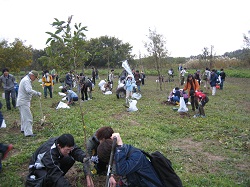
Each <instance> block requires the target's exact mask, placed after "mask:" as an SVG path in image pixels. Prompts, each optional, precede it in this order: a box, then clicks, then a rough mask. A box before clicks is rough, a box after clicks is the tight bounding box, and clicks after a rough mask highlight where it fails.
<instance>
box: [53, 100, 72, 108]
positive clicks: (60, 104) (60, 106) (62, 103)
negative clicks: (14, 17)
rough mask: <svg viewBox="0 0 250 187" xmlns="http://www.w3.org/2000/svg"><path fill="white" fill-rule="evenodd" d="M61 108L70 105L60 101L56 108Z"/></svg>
mask: <svg viewBox="0 0 250 187" xmlns="http://www.w3.org/2000/svg"><path fill="white" fill-rule="evenodd" d="M59 108H70V107H69V105H67V104H66V103H64V102H61V101H60V102H59V104H58V105H57V107H56V109H59Z"/></svg>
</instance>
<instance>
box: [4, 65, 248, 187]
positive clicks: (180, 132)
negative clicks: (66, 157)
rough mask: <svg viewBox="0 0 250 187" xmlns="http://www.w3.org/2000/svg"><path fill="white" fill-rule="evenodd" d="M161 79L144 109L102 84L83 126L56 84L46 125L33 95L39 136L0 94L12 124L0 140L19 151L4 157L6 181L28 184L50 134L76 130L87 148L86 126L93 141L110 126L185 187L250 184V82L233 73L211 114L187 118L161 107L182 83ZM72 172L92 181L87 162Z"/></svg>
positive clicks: (78, 182)
mask: <svg viewBox="0 0 250 187" xmlns="http://www.w3.org/2000/svg"><path fill="white" fill-rule="evenodd" d="M245 71H246V70H244V72H245ZM248 72H249V70H248ZM228 74H229V75H230V74H233V73H231V72H229V73H228ZM248 76H249V73H248V74H247V75H246V77H248ZM101 78H103V79H104V78H106V77H105V76H101ZM155 79H156V77H153V76H147V79H146V85H145V86H143V87H142V98H141V99H140V100H139V101H138V103H137V107H138V109H139V110H138V111H136V112H132V113H128V112H127V111H126V108H125V107H124V106H123V103H124V102H125V100H124V99H117V98H116V96H115V94H112V95H103V94H102V93H101V91H100V90H98V88H97V87H96V88H95V90H94V92H93V97H94V99H93V100H92V101H88V102H84V103H81V106H82V109H83V112H84V123H85V124H83V122H82V119H81V110H80V107H79V103H77V104H76V105H75V106H73V107H71V108H70V109H59V110H56V109H55V106H56V104H57V102H59V101H60V100H61V97H60V96H59V95H58V94H57V93H58V91H59V88H58V87H59V86H60V84H56V85H55V91H54V95H53V99H50V98H48V99H44V98H42V107H43V113H44V115H46V124H45V126H43V127H41V126H40V118H41V114H40V107H39V100H38V98H37V97H34V98H33V99H32V103H31V106H32V107H31V110H32V113H33V118H34V126H33V130H34V133H37V136H36V137H35V138H25V137H24V136H23V134H21V133H20V117H19V111H18V109H17V110H12V111H6V108H5V101H4V100H3V99H1V101H2V103H3V105H4V107H3V109H2V113H3V115H4V117H5V120H6V123H7V128H6V129H0V136H1V142H4V143H12V144H13V145H14V149H13V150H12V151H11V152H10V156H9V157H8V158H7V159H6V160H4V161H3V172H2V173H1V174H0V181H1V182H0V186H1V187H2V186H3V187H5V186H6V187H7V186H17V187H18V186H24V180H25V177H26V175H27V172H28V162H29V159H30V158H31V155H32V153H33V152H34V151H35V150H36V148H37V147H38V146H39V145H41V144H42V143H43V142H44V141H46V140H47V139H48V138H50V137H54V136H58V135H61V134H62V133H71V134H73V135H74V137H75V139H76V143H77V144H78V145H79V146H81V147H82V148H83V149H85V143H84V139H85V136H84V125H85V127H86V128H85V129H86V133H87V138H88V137H89V136H91V135H92V134H93V133H94V132H95V131H96V130H97V129H98V128H99V127H101V126H111V127H112V128H113V129H114V130H115V131H116V132H119V133H120V134H121V137H122V139H123V142H124V143H126V144H132V145H134V146H136V147H138V148H141V149H144V150H146V151H149V152H153V151H156V150H159V151H161V152H162V153H163V154H164V155H165V156H166V157H168V158H169V159H170V160H171V161H172V164H173V167H174V169H175V171H176V172H177V174H178V175H179V176H180V178H181V179H182V182H183V185H184V186H185V187H202V186H204V187H205V186H213V187H221V186H227V187H235V186H239V187H248V186H250V180H249V178H250V177H249V176H250V155H249V154H250V135H249V134H250V133H249V130H250V128H249V124H250V117H249V112H250V108H249V105H250V89H249V85H250V79H248V78H232V77H231V76H228V78H227V79H226V82H225V87H224V90H223V91H222V90H217V93H216V96H211V91H208V93H209V95H208V96H209V98H210V101H209V103H207V105H206V106H205V112H206V116H207V117H206V118H193V117H192V116H193V115H194V113H193V112H192V111H189V112H188V113H189V115H190V117H188V116H186V117H184V118H181V117H180V115H179V113H178V112H175V111H173V110H172V108H173V106H171V105H166V104H163V101H166V100H167V96H168V94H169V92H170V91H171V90H172V89H173V88H174V87H176V86H179V83H178V81H177V80H175V82H171V83H164V86H163V88H164V89H163V91H160V90H159V86H158V85H157V84H156V82H155ZM98 82H99V81H97V83H98ZM115 86H116V85H115ZM33 87H34V89H36V90H39V91H42V88H41V86H40V83H38V82H34V85H33ZM202 87H203V86H202ZM189 109H190V106H189ZM72 173H73V174H74V175H73V174H72ZM68 177H69V179H70V181H71V183H72V186H83V184H84V186H86V185H85V181H84V177H83V173H82V171H81V165H79V164H76V166H75V167H74V170H73V171H70V174H69V175H68ZM94 181H95V183H96V186H103V184H104V181H105V180H103V177H98V176H95V177H94Z"/></svg>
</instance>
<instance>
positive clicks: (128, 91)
mask: <svg viewBox="0 0 250 187" xmlns="http://www.w3.org/2000/svg"><path fill="white" fill-rule="evenodd" d="M132 79H133V77H132V75H128V76H127V80H126V84H125V88H126V89H125V90H126V103H125V106H126V107H129V99H131V98H132V94H133V88H134V84H133V80H132Z"/></svg>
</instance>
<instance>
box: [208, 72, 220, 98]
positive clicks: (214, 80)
mask: <svg viewBox="0 0 250 187" xmlns="http://www.w3.org/2000/svg"><path fill="white" fill-rule="evenodd" d="M218 82H219V81H218V75H217V74H216V70H215V69H213V70H212V73H211V78H210V86H211V88H212V95H215V94H216V84H217V83H218Z"/></svg>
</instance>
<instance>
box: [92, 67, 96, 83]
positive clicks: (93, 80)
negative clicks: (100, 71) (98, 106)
mask: <svg viewBox="0 0 250 187" xmlns="http://www.w3.org/2000/svg"><path fill="white" fill-rule="evenodd" d="M95 76H96V71H95V67H92V83H93V84H94V85H95Z"/></svg>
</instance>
